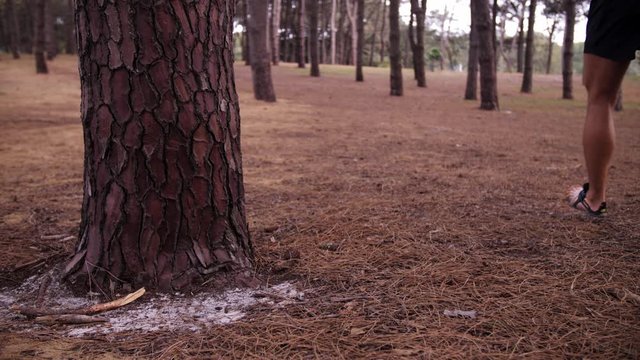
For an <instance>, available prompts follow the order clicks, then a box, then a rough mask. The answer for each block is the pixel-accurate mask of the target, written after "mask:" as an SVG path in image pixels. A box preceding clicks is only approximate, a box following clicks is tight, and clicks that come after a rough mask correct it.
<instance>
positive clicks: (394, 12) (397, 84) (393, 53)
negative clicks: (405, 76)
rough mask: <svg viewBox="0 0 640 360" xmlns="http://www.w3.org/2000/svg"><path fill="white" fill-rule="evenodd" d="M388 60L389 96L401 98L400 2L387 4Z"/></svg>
mask: <svg viewBox="0 0 640 360" xmlns="http://www.w3.org/2000/svg"><path fill="white" fill-rule="evenodd" d="M389 60H390V63H391V75H390V86H391V96H402V92H403V89H402V52H401V50H400V0H390V2H389Z"/></svg>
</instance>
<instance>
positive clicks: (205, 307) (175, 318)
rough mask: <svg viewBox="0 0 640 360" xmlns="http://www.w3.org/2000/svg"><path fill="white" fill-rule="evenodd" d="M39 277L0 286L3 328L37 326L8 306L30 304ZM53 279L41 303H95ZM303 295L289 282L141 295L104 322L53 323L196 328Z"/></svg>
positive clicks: (116, 328)
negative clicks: (13, 286) (16, 285)
mask: <svg viewBox="0 0 640 360" xmlns="http://www.w3.org/2000/svg"><path fill="white" fill-rule="evenodd" d="M41 278H42V277H41V276H38V277H32V278H29V279H27V280H26V281H25V283H24V284H23V285H22V286H20V287H19V288H16V289H3V290H0V324H2V325H3V327H4V326H5V325H6V326H7V328H10V329H11V330H12V331H16V332H24V331H29V330H31V329H35V328H42V327H43V325H39V324H36V323H34V322H32V321H30V320H27V319H26V318H25V317H23V316H21V315H18V314H16V313H14V312H13V311H11V310H10V307H11V306H12V305H27V306H32V305H33V301H34V299H35V297H36V296H37V293H38V287H39V282H40V279H41ZM58 280H59V279H54V281H52V282H51V285H50V287H49V290H48V292H47V294H46V296H45V298H46V301H45V304H46V307H47V308H52V309H56V308H64V309H76V308H79V307H84V306H89V305H93V304H95V303H97V301H95V300H91V299H88V298H80V297H73V296H72V295H71V294H70V293H69V291H68V290H67V289H66V288H65V286H63V285H60V282H59V281H58ZM303 300H304V293H303V292H301V291H299V290H297V289H296V287H295V284H293V283H290V282H285V283H282V284H278V285H274V286H271V287H267V288H261V289H233V290H228V291H226V292H224V293H220V294H212V293H200V294H197V295H193V296H190V295H182V294H172V295H151V296H149V295H146V296H143V297H142V298H141V299H139V300H137V301H135V302H133V303H131V304H128V305H126V306H124V307H122V308H119V309H116V310H112V311H109V312H105V313H102V314H99V316H100V317H105V318H107V319H109V322H107V323H95V324H88V325H73V326H71V325H70V326H61V327H57V328H58V329H59V330H60V331H61V332H63V333H65V334H67V335H69V336H85V335H94V334H113V333H119V332H124V331H131V330H134V331H142V332H152V331H159V330H172V331H177V330H186V331H198V330H201V329H205V328H207V327H209V326H214V325H224V324H229V323H232V322H235V321H237V320H240V319H242V318H243V317H244V316H245V315H246V313H247V311H248V310H249V309H250V308H251V307H252V306H254V305H258V304H262V305H267V306H273V307H274V308H278V307H283V306H286V305H288V304H292V303H295V302H299V301H303Z"/></svg>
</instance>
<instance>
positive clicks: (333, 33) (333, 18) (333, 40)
mask: <svg viewBox="0 0 640 360" xmlns="http://www.w3.org/2000/svg"><path fill="white" fill-rule="evenodd" d="M336 1H337V0H331V64H335V63H336V31H337V29H336Z"/></svg>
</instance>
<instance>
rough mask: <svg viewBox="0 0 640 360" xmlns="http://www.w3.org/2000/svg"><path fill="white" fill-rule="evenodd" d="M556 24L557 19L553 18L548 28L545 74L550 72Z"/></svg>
mask: <svg viewBox="0 0 640 360" xmlns="http://www.w3.org/2000/svg"><path fill="white" fill-rule="evenodd" d="M557 26H558V19H557V18H555V19H554V20H553V23H552V24H551V29H549V41H548V43H547V66H546V72H547V74H551V59H552V56H553V34H555V32H556V27H557Z"/></svg>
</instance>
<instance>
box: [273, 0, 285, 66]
mask: <svg viewBox="0 0 640 360" xmlns="http://www.w3.org/2000/svg"><path fill="white" fill-rule="evenodd" d="M281 11H282V0H273V7H272V8H271V60H272V62H273V65H278V63H279V62H280V12H281Z"/></svg>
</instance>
